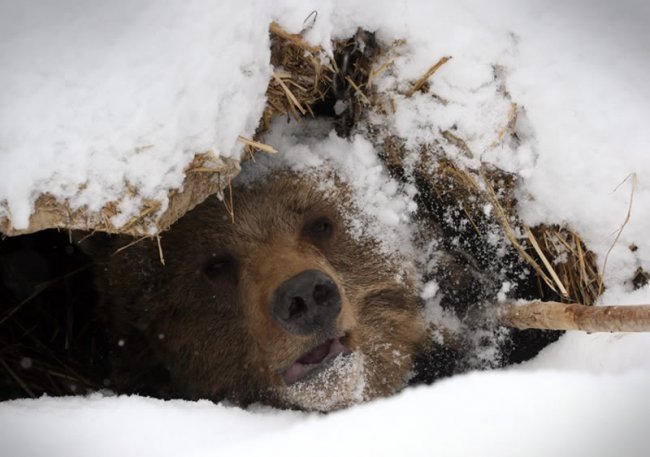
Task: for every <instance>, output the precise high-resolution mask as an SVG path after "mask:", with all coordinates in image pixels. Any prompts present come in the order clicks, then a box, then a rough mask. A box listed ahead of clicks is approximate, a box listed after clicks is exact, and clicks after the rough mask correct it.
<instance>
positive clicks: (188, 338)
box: [100, 173, 425, 411]
mask: <svg viewBox="0 0 650 457" xmlns="http://www.w3.org/2000/svg"><path fill="white" fill-rule="evenodd" d="M347 201H348V197H347V195H346V192H345V190H338V191H324V190H317V183H315V182H313V181H311V180H309V179H306V178H300V177H298V176H296V175H293V174H290V173H275V174H272V175H271V176H269V177H268V178H266V179H264V180H262V181H259V182H256V183H254V184H252V185H250V186H239V187H235V188H234V189H233V208H234V222H233V220H231V217H230V215H229V213H228V212H227V211H226V208H225V205H224V204H223V203H222V202H220V201H218V200H217V199H216V198H212V199H209V200H208V201H206V202H205V203H203V204H202V205H200V206H198V207H197V208H196V209H194V210H193V211H191V212H189V213H188V214H187V215H186V216H184V217H183V218H182V219H181V220H180V221H179V222H177V223H176V224H175V225H174V226H173V227H172V228H171V229H170V230H169V232H166V233H164V234H163V235H162V243H161V245H162V251H163V254H164V259H165V265H164V266H163V265H162V264H161V263H160V261H159V253H158V248H157V246H156V245H155V243H150V242H149V241H148V240H147V241H143V242H141V243H138V244H136V245H134V246H132V247H129V248H127V249H125V250H123V251H120V252H118V253H116V254H114V255H110V256H107V258H106V259H107V260H106V262H105V264H104V265H103V268H100V276H101V278H102V282H101V289H102V292H103V293H104V295H105V296H106V300H105V304H104V310H105V313H106V314H107V315H108V319H109V325H110V327H111V333H112V335H113V337H114V344H116V346H115V349H114V352H115V355H116V358H115V360H116V362H115V367H116V370H117V371H121V372H120V373H117V375H116V382H117V384H118V385H117V387H118V389H119V388H124V389H126V390H129V389H135V390H136V391H138V390H139V391H143V390H144V391H146V390H145V389H146V388H149V389H153V393H158V394H161V393H162V392H166V393H167V394H168V395H172V396H181V397H185V398H210V399H213V400H220V399H223V398H226V399H229V400H232V401H234V402H236V403H240V404H247V403H250V402H255V401H261V402H264V403H268V404H272V405H276V406H282V407H298V408H301V409H309V410H321V411H328V410H332V409H337V408H340V407H343V406H346V405H349V404H352V403H356V402H358V401H361V400H366V399H370V398H374V397H377V396H384V395H389V394H391V393H393V392H395V391H396V390H398V389H400V388H401V387H402V386H403V385H404V384H405V382H406V380H407V378H408V376H409V370H410V369H411V367H412V356H413V354H414V353H415V352H416V351H417V350H418V347H419V345H420V344H421V342H422V340H423V338H424V332H425V330H424V328H425V327H424V323H423V320H422V317H421V310H420V305H419V301H418V298H417V295H416V293H415V291H414V288H413V285H412V284H411V283H410V282H409V279H408V278H406V279H404V278H402V279H400V275H399V274H398V273H399V272H398V269H397V268H396V267H395V265H394V262H391V261H390V260H389V259H387V258H386V257H385V256H383V255H382V254H380V252H379V249H378V246H377V243H375V242H374V241H373V240H371V239H364V238H359V237H354V236H352V235H351V234H350V233H349V232H348V230H347V229H346V223H345V218H344V216H343V214H342V211H343V210H344V209H345V208H347V207H349V206H350V205H349V204H347V203H346V202H347ZM118 343H119V344H118ZM129 371H130V372H132V373H128V372H129ZM153 372H157V373H160V372H164V373H166V375H167V376H168V377H162V378H161V377H160V376H158V377H156V376H150V374H151V373H153ZM147 383H148V384H150V385H148V386H147ZM156 384H159V385H156Z"/></svg>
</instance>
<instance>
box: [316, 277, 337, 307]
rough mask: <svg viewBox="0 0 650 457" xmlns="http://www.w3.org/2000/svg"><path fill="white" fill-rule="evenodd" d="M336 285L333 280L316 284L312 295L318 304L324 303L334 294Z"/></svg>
mask: <svg viewBox="0 0 650 457" xmlns="http://www.w3.org/2000/svg"><path fill="white" fill-rule="evenodd" d="M335 287H336V286H335V285H334V283H332V282H329V281H328V282H326V283H325V284H316V285H315V286H314V292H313V294H312V296H313V297H314V301H315V302H316V304H317V305H324V304H325V303H327V301H328V300H329V299H330V298H332V297H333V296H334V292H335V289H334V288H335Z"/></svg>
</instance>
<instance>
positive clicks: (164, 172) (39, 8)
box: [0, 0, 271, 229]
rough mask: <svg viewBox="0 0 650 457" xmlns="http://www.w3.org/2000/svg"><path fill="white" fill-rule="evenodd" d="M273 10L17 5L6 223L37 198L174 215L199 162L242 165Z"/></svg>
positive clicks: (9, 30) (3, 19)
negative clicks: (170, 207)
mask: <svg viewBox="0 0 650 457" xmlns="http://www.w3.org/2000/svg"><path fill="white" fill-rule="evenodd" d="M269 16H270V13H269V11H268V10H267V8H266V7H260V5H254V4H253V3H246V2H243V3H242V2H238V3H234V2H219V3H214V4H210V5H208V4H206V3H205V2H204V1H201V0H189V1H180V0H174V1H169V2H165V3H164V4H157V3H156V4H154V3H147V2H130V1H127V0H120V1H117V2H112V3H111V4H110V5H108V4H106V5H90V4H83V3H80V2H78V1H74V0H63V1H60V2H57V3H56V4H52V3H49V2H36V3H34V2H28V3H23V2H3V4H2V13H1V14H0V67H1V68H2V72H0V87H2V94H3V95H2V103H1V104H0V211H2V213H0V216H2V215H8V216H10V217H11V222H12V224H13V226H14V227H15V228H18V229H23V228H26V227H27V225H28V222H29V216H30V214H31V212H32V210H33V204H34V202H35V200H36V199H37V197H38V196H39V195H41V194H43V193H49V194H50V195H53V196H54V197H55V198H57V199H58V200H59V201H62V200H67V202H68V204H69V206H70V207H71V209H73V210H74V209H77V208H82V207H85V208H87V209H88V210H89V211H91V212H96V211H99V210H100V209H101V208H103V207H104V205H106V204H107V203H108V202H115V201H119V200H121V199H122V197H124V196H125V195H126V193H127V192H126V190H127V187H128V188H130V189H132V190H135V192H134V193H133V195H131V196H130V198H128V199H124V200H123V201H122V203H121V204H120V207H119V210H120V214H119V215H118V216H117V217H116V218H114V220H113V221H112V222H113V223H114V224H115V225H117V226H120V225H123V224H124V223H126V221H128V220H129V219H130V218H132V217H133V216H136V215H137V214H139V211H140V209H141V207H142V204H143V202H144V201H145V200H155V201H158V202H160V203H161V208H160V210H161V211H162V210H164V209H165V208H166V203H167V201H168V192H169V190H170V189H178V188H180V187H181V186H182V183H183V178H184V169H185V167H186V166H187V165H188V164H189V163H190V162H191V161H192V159H193V157H194V155H195V154H197V153H204V152H207V151H211V152H212V153H213V154H215V155H216V156H221V157H233V158H238V157H239V154H240V152H241V149H242V145H241V144H238V143H237V137H238V135H245V136H252V134H253V132H254V130H255V128H256V126H257V123H258V120H259V118H260V116H261V113H262V110H263V108H264V104H265V97H264V93H265V90H266V86H267V84H268V80H269V77H270V74H271V71H270V65H269V56H270V52H269V38H268V31H267V26H266V24H268V18H269Z"/></svg>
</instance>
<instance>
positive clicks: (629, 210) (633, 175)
mask: <svg viewBox="0 0 650 457" xmlns="http://www.w3.org/2000/svg"><path fill="white" fill-rule="evenodd" d="M628 179H631V180H632V189H631V190H630V203H629V204H628V206H627V214H626V215H625V220H624V221H623V225H621V228H619V229H618V231H617V233H616V238H614V241H613V242H612V245H611V246H610V247H609V249H608V250H607V254H605V260H604V261H603V270H602V271H603V272H602V274H601V275H600V278H598V279H599V281H598V295H601V294H602V293H603V278H604V276H605V270H606V268H607V261H608V260H609V254H610V253H611V252H612V249H614V246H616V243H617V242H618V239H619V238H620V237H621V233H623V229H624V228H625V226H626V225H627V223H628V222H629V221H630V216H631V215H632V203H633V202H634V192H635V191H636V173H631V174H629V175H627V177H626V178H625V179H624V180H623V182H621V184H619V185H618V186H616V189H618V188H619V187H620V186H621V185H623V183H624V182H625V181H627V180H628ZM616 189H614V191H616Z"/></svg>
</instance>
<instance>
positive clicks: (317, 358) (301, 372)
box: [281, 336, 352, 385]
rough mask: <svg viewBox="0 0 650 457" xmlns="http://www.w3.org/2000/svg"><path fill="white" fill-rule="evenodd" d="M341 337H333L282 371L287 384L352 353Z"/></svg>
mask: <svg viewBox="0 0 650 457" xmlns="http://www.w3.org/2000/svg"><path fill="white" fill-rule="evenodd" d="M341 338H343V336H338V337H335V338H331V339H329V340H327V341H325V342H323V343H321V344H319V345H318V346H316V347H315V348H313V349H311V350H310V351H309V352H307V353H306V354H303V355H302V356H301V357H300V358H299V359H298V360H296V361H295V362H293V363H292V364H291V366H289V368H287V369H286V370H284V371H283V372H282V373H281V374H282V379H283V380H284V382H285V384H286V385H291V384H293V383H295V382H298V381H300V380H302V379H304V378H305V377H306V376H307V375H310V374H315V373H316V372H318V371H320V369H321V368H324V367H325V366H327V364H328V363H329V362H331V361H332V360H334V359H335V358H336V357H338V356H339V355H348V354H351V353H352V351H350V349H348V348H347V347H346V346H345V345H344V344H343V343H342V342H341Z"/></svg>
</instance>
